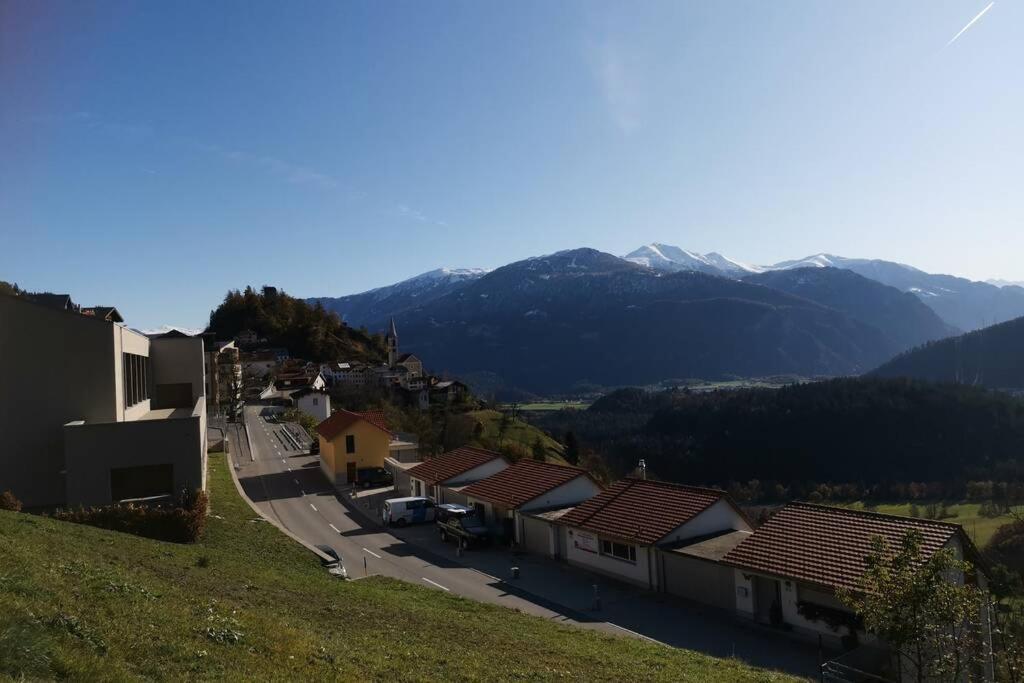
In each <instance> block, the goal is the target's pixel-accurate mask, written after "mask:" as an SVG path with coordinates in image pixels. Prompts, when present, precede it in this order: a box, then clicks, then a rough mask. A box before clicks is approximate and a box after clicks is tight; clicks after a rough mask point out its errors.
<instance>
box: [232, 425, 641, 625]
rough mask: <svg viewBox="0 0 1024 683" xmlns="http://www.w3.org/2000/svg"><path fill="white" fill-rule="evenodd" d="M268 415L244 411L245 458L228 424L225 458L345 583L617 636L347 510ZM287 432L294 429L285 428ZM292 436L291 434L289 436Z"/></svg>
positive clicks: (255, 497) (313, 462)
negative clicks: (335, 562)
mask: <svg viewBox="0 0 1024 683" xmlns="http://www.w3.org/2000/svg"><path fill="white" fill-rule="evenodd" d="M268 414H269V413H268V410H267V408H265V407H261V406H246V408H245V413H244V416H245V421H246V424H247V425H248V428H249V436H250V438H251V442H252V452H251V453H250V452H249V448H248V445H247V444H246V439H245V434H244V432H242V430H241V428H240V426H239V425H236V426H235V427H236V430H237V431H236V434H235V436H234V438H233V441H234V443H235V444H239V445H240V446H241V447H236V448H234V449H233V450H234V453H233V456H232V458H233V460H234V463H235V465H236V466H237V468H238V478H239V481H240V482H241V484H242V487H243V489H244V490H245V492H246V494H247V495H248V496H249V498H250V499H251V500H252V501H253V502H254V503H255V504H256V505H257V506H258V507H259V508H260V510H261V511H262V512H263V513H264V514H266V515H267V516H268V517H273V518H275V519H277V520H278V521H279V522H280V523H281V525H282V526H284V527H285V528H287V529H288V530H289V531H291V532H292V533H293V534H295V535H296V536H298V537H299V538H301V539H303V540H305V541H307V542H309V543H312V544H325V545H329V546H331V547H332V548H334V550H335V551H336V552H337V553H338V554H339V555H340V556H341V558H342V561H343V563H344V565H345V568H346V569H347V570H348V574H349V577H351V578H360V577H363V576H365V575H374V574H381V575H384V576H390V577H394V578H397V579H401V580H403V581H408V582H410V583H418V584H420V585H423V586H427V587H429V588H433V589H435V590H441V591H446V592H450V593H454V594H457V595H462V596H465V597H467V598H472V599H474V600H479V601H481V602H489V603H493V604H497V605H503V606H505V607H511V608H515V609H519V610H522V611H524V612H527V613H529V614H534V615H537V616H540V617H544V618H548V619H552V620H555V621H559V622H562V623H570V624H577V625H580V626H585V627H587V628H596V629H598V630H603V631H608V632H619V633H622V632H624V631H623V629H621V628H620V627H617V626H614V625H612V624H609V623H607V622H600V621H593V620H589V621H587V622H586V623H583V622H580V621H577V620H576V619H575V618H573V615H572V613H571V611H568V610H562V609H559V608H558V606H555V605H546V604H541V603H543V602H544V601H542V600H531V599H529V596H523V595H516V594H514V593H512V592H510V587H509V586H507V585H506V584H505V583H504V582H503V581H501V580H500V579H498V578H496V577H494V576H491V575H489V574H485V573H483V572H481V571H478V570H476V569H472V568H469V567H465V566H463V565H460V564H456V563H454V562H450V561H447V560H445V558H443V557H439V556H436V555H434V554H432V553H430V552H428V551H425V550H423V549H421V548H418V547H416V546H413V545H410V544H408V543H406V542H405V541H403V540H401V539H399V538H397V537H395V536H393V535H392V534H390V533H388V532H387V531H386V530H384V528H383V527H381V526H379V525H377V524H374V523H372V522H368V521H367V520H366V518H365V517H363V514H362V513H361V512H358V511H353V510H351V509H350V508H349V507H348V505H346V504H345V503H344V502H343V501H342V499H341V498H340V497H339V494H337V492H336V491H335V490H334V489H333V487H332V486H331V485H330V484H329V483H328V482H327V479H326V478H325V477H324V476H323V474H322V473H321V472H320V468H319V465H318V462H317V458H316V456H310V455H308V445H307V444H306V443H305V442H301V443H300V446H302V448H296V447H295V443H294V442H292V440H291V439H290V438H289V436H288V435H287V434H285V431H286V429H287V426H286V425H281V424H276V423H275V422H273V421H271V422H268V421H267V419H266V418H267V416H268ZM292 427H293V429H294V425H292ZM293 435H294V432H293Z"/></svg>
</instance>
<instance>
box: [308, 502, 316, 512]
mask: <svg viewBox="0 0 1024 683" xmlns="http://www.w3.org/2000/svg"><path fill="white" fill-rule="evenodd" d="M309 507H311V508H313V512H317V509H316V505H313V504H312V503H310V504H309Z"/></svg>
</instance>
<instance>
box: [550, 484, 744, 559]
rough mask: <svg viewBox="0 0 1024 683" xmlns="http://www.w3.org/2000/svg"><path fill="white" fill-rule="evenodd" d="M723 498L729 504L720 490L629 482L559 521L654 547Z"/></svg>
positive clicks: (591, 500)
mask: <svg viewBox="0 0 1024 683" xmlns="http://www.w3.org/2000/svg"><path fill="white" fill-rule="evenodd" d="M722 498H725V499H726V500H729V499H728V496H727V494H726V493H725V491H719V490H718V489H708V488H701V487H698V486H684V485H683V484H672V483H669V482H663V481H649V480H645V479H632V478H630V479H623V480H621V481H617V482H615V483H614V484H612V486H611V487H610V488H609V489H607V490H606V491H604V492H602V493H601V494H600V495H597V496H595V497H593V498H591V499H590V500H587V501H584V502H583V503H581V504H580V505H579V506H578V507H577V508H576V509H575V510H572V511H571V512H569V513H568V514H566V515H565V516H563V517H562V518H561V519H560V520H559V521H560V522H561V523H563V524H568V525H569V526H574V527H579V528H580V529H584V530H586V531H590V532H592V533H595V534H600V535H602V536H613V537H615V538H619V539H622V540H626V541H632V542H634V543H638V544H640V545H653V544H655V543H657V542H658V541H660V540H661V539H663V538H664V537H665V536H667V535H668V534H670V533H672V532H673V531H675V530H676V529H678V528H679V527H681V526H682V525H683V524H686V523H687V522H689V521H690V520H691V519H693V518H694V517H696V516H697V515H699V514H700V513H701V512H704V510H707V509H708V508H709V507H711V506H712V505H714V504H715V503H717V502H718V501H719V500H721V499H722ZM729 502H730V504H731V501H729ZM734 507H735V506H734Z"/></svg>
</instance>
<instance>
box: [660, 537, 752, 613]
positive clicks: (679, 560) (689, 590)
mask: <svg viewBox="0 0 1024 683" xmlns="http://www.w3.org/2000/svg"><path fill="white" fill-rule="evenodd" d="M661 557H662V562H663V563H664V564H663V565H662V566H663V567H664V571H665V575H664V576H665V590H666V591H667V592H669V593H671V594H672V595H677V596H679V597H681V598H686V599H687V600H693V601H694V602H699V603H702V604H705V605H711V606H712V607H720V608H722V609H727V610H730V611H731V610H735V609H736V576H735V573H734V571H733V569H732V567H725V566H723V565H720V564H718V563H717V562H711V561H708V560H698V559H696V558H693V557H688V556H686V555H680V554H678V553H673V552H664V551H663V552H661Z"/></svg>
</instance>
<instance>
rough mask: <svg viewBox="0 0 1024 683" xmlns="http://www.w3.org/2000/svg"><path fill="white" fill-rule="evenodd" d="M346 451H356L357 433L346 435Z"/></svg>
mask: <svg viewBox="0 0 1024 683" xmlns="http://www.w3.org/2000/svg"><path fill="white" fill-rule="evenodd" d="M345 452H346V453H355V452H356V435H355V434H346V435H345Z"/></svg>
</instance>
